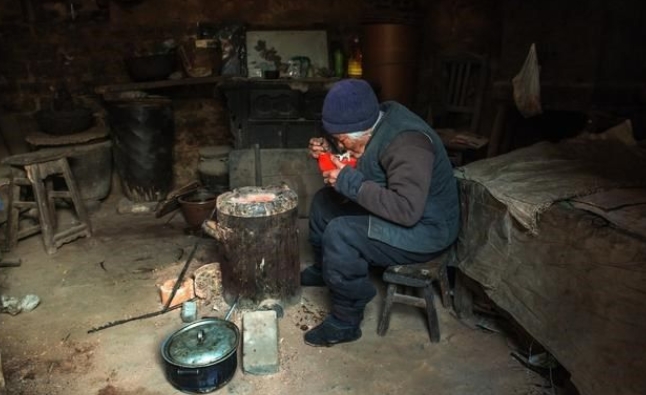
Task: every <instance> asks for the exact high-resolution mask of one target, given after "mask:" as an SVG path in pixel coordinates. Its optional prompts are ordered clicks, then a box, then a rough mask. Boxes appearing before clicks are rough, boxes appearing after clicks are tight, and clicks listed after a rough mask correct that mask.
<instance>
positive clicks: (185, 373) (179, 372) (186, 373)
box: [177, 369, 200, 376]
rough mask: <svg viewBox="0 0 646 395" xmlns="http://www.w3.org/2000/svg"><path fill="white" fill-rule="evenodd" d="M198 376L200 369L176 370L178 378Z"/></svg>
mask: <svg viewBox="0 0 646 395" xmlns="http://www.w3.org/2000/svg"><path fill="white" fill-rule="evenodd" d="M199 374H200V369H194V370H180V369H177V375H178V376H197V375H199Z"/></svg>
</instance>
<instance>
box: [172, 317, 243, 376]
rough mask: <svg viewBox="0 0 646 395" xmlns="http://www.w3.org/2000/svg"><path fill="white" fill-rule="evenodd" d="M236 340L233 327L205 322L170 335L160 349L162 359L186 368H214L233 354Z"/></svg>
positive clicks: (227, 323) (191, 325) (204, 320)
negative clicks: (213, 366)
mask: <svg viewBox="0 0 646 395" xmlns="http://www.w3.org/2000/svg"><path fill="white" fill-rule="evenodd" d="M239 337H240V331H239V330H238V327H236V326H235V325H234V324H233V323H231V322H229V321H225V320H221V319H219V318H204V319H202V320H200V321H197V322H194V323H192V324H190V325H187V326H185V327H184V328H182V329H180V330H179V331H177V332H175V333H173V334H172V335H170V336H169V337H168V339H166V341H165V342H164V344H163V345H162V357H163V358H164V359H165V360H166V361H167V362H169V363H172V364H174V365H178V366H182V367H186V368H196V367H203V366H209V365H213V364H216V363H218V362H220V361H222V360H223V359H225V358H227V357H228V356H230V355H231V354H232V353H233V352H235V351H236V349H237V348H238V339H239Z"/></svg>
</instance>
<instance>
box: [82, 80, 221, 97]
mask: <svg viewBox="0 0 646 395" xmlns="http://www.w3.org/2000/svg"><path fill="white" fill-rule="evenodd" d="M227 78H230V77H222V76H217V77H199V78H183V79H180V80H164V81H150V82H130V83H125V84H115V85H102V86H97V87H96V88H95V89H94V91H95V92H96V93H98V94H100V95H103V94H106V93H110V92H127V91H141V90H148V89H162V88H173V87H178V86H191V85H204V84H217V83H219V82H220V81H223V80H225V79H227Z"/></svg>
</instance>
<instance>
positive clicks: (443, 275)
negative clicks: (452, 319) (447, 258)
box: [438, 265, 451, 309]
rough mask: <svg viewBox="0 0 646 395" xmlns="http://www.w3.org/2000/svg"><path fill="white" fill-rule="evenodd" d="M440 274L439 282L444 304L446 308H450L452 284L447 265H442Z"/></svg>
mask: <svg viewBox="0 0 646 395" xmlns="http://www.w3.org/2000/svg"><path fill="white" fill-rule="evenodd" d="M438 276H439V277H440V279H439V283H440V295H441V296H442V306H443V307H444V308H445V309H448V308H450V307H451V294H450V292H451V291H450V289H451V286H450V285H449V275H448V273H447V267H446V265H442V267H440V269H439V272H438Z"/></svg>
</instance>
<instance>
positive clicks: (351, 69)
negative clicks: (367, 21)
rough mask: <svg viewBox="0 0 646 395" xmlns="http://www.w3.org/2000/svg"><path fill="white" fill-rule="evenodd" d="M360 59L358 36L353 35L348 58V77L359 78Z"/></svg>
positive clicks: (360, 73)
mask: <svg viewBox="0 0 646 395" xmlns="http://www.w3.org/2000/svg"><path fill="white" fill-rule="evenodd" d="M362 60H363V54H362V53H361V44H360V42H359V37H358V36H354V38H353V39H352V43H351V45H350V57H349V58H348V77H350V78H361V76H362V75H363V69H362V67H361V64H362Z"/></svg>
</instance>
